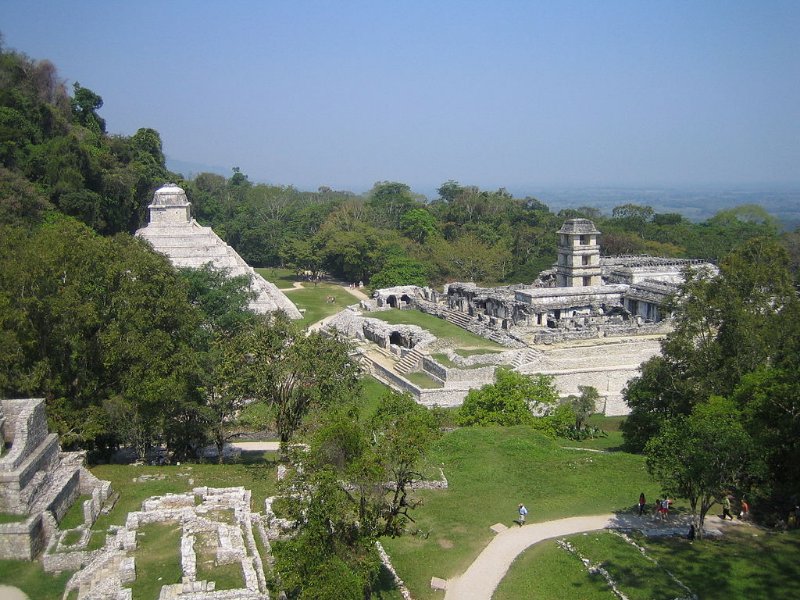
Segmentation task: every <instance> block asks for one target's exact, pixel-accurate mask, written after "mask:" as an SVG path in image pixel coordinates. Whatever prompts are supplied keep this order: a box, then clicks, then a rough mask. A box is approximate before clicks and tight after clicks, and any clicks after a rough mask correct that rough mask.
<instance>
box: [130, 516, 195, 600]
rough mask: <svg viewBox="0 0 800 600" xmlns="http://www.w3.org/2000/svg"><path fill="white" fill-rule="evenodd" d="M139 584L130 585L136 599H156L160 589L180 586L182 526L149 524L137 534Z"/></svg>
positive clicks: (137, 577) (181, 573)
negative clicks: (168, 586)
mask: <svg viewBox="0 0 800 600" xmlns="http://www.w3.org/2000/svg"><path fill="white" fill-rule="evenodd" d="M134 557H135V560H136V581H134V582H133V583H132V584H131V589H132V590H133V600H155V599H156V598H158V597H159V595H160V594H161V586H162V585H168V584H173V583H180V582H181V578H182V577H183V571H182V570H181V525H180V523H177V522H176V523H150V524H147V525H142V526H141V527H140V528H139V530H138V531H137V533H136V551H135V553H134Z"/></svg>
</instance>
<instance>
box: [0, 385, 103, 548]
mask: <svg viewBox="0 0 800 600" xmlns="http://www.w3.org/2000/svg"><path fill="white" fill-rule="evenodd" d="M0 432H2V438H3V445H4V450H3V453H2V455H0V512H2V513H6V514H7V515H16V516H18V517H19V521H17V522H12V523H5V524H0V558H3V559H6V558H13V559H21V560H32V559H34V558H35V557H36V556H38V555H39V554H40V553H41V552H42V551H43V550H44V549H45V548H46V547H48V544H49V543H50V542H51V540H52V539H53V538H54V535H55V533H56V530H57V526H58V525H57V524H58V522H60V521H61V519H62V518H63V517H64V514H65V513H66V512H67V510H68V509H69V508H70V506H71V505H72V504H73V502H74V501H75V499H76V498H77V497H78V496H79V495H89V496H91V499H90V500H86V501H85V502H84V507H83V512H84V517H85V519H86V520H88V521H91V522H92V523H93V522H94V519H95V518H97V515H98V513H99V511H100V507H101V506H102V505H103V503H105V501H106V500H107V498H108V496H109V494H110V491H111V484H110V483H109V482H108V481H100V480H99V479H97V478H96V477H95V476H94V475H92V474H91V473H90V472H89V471H88V470H87V469H86V468H85V466H84V459H85V455H84V453H82V452H61V449H60V447H59V444H58V435H56V434H55V433H49V432H48V429H47V415H46V413H45V402H44V399H42V398H28V399H21V400H0Z"/></svg>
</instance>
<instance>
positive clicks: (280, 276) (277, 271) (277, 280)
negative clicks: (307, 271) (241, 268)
mask: <svg viewBox="0 0 800 600" xmlns="http://www.w3.org/2000/svg"><path fill="white" fill-rule="evenodd" d="M255 272H256V273H258V274H259V275H261V276H262V277H263V278H264V279H266V280H267V281H269V282H270V283H274V284H275V285H277V286H278V287H279V288H290V287H292V285H294V282H295V281H302V279H300V278H298V277H297V273H296V271H294V269H283V268H281V267H260V268H258V269H255ZM309 285H310V284H309Z"/></svg>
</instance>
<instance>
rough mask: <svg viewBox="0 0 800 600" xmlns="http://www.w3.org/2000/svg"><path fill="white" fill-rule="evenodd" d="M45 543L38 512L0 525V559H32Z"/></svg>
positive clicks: (40, 517)
mask: <svg viewBox="0 0 800 600" xmlns="http://www.w3.org/2000/svg"><path fill="white" fill-rule="evenodd" d="M46 544H47V539H46V536H45V531H44V527H43V525H42V516H41V515H40V514H39V515H34V516H32V517H28V518H27V519H26V520H25V521H22V522H19V523H5V524H3V525H0V559H15V560H33V559H34V558H35V557H36V556H37V555H38V554H39V553H40V552H41V551H42V550H43V549H44V547H45V545H46Z"/></svg>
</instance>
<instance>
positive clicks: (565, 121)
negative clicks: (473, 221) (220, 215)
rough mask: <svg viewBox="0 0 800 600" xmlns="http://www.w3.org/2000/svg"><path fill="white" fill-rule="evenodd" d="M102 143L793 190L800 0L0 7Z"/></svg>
mask: <svg viewBox="0 0 800 600" xmlns="http://www.w3.org/2000/svg"><path fill="white" fill-rule="evenodd" d="M0 15H2V17H0V31H2V33H3V35H4V38H5V45H6V47H10V48H14V49H16V50H19V51H21V52H24V53H26V54H28V55H29V56H31V57H33V58H48V59H50V60H52V61H53V62H54V63H55V65H56V66H57V67H58V69H59V72H60V74H61V76H62V77H63V78H64V79H65V80H66V81H67V83H68V84H69V85H71V84H72V82H74V81H76V80H77V81H79V82H80V83H81V84H82V85H84V86H86V87H89V88H91V89H92V90H94V91H95V92H97V93H99V94H100V95H101V96H102V97H103V99H104V101H105V105H104V106H103V108H102V110H101V111H100V114H101V115H102V116H103V117H104V118H105V119H106V121H107V124H108V129H109V131H110V132H112V133H122V134H126V135H128V134H132V133H134V132H135V131H136V129H138V128H139V127H152V128H154V129H157V130H158V131H159V132H160V133H161V137H162V139H163V142H164V149H165V152H166V153H167V155H168V156H170V157H171V158H174V159H179V160H182V161H190V162H195V163H203V164H206V165H216V166H221V167H225V168H229V167H232V166H235V165H237V166H239V167H241V169H242V170H243V171H244V172H245V173H247V174H248V175H249V176H250V178H251V179H252V180H254V181H267V182H270V183H277V184H293V185H296V186H297V187H299V188H301V189H316V188H317V187H318V186H320V185H329V186H332V187H334V188H339V189H351V190H353V191H358V192H360V191H363V190H366V189H368V188H369V187H371V185H372V184H373V183H374V182H375V181H378V180H394V181H402V182H405V183H408V184H410V185H411V186H412V187H413V188H415V189H420V190H428V189H434V188H435V187H436V186H438V185H439V184H441V183H442V182H444V181H446V180H448V179H455V180H458V181H460V182H461V183H465V184H475V185H479V186H481V187H486V188H496V187H499V186H506V187H508V188H509V189H520V188H525V187H529V186H542V185H671V186H680V185H695V184H708V183H712V184H714V183H716V184H725V185H737V184H744V183H759V184H771V183H797V182H800V172H799V171H798V169H800V0H788V1H784V2H781V1H773V0H752V1H736V0H720V1H715V2H711V1H703V0H690V1H685V2H684V1H674V0H670V1H666V0H665V1H661V2H649V1H645V0H633V1H629V2H625V1H616V0H597V1H593V2H581V1H572V2H570V1H555V0H546V1H542V2H539V1H533V0H530V1H522V2H504V1H488V0H487V1H485V2H470V1H467V0H460V1H439V2H437V1H435V0H426V1H419V2H404V1H399V0H392V1H389V0H385V1H381V0H371V1H365V2H349V1H345V0H342V1H327V2H322V1H320V2H307V1H302V0H287V1H285V2H265V1H260V2H259V1H244V0H241V1H231V2H227V1H226V2H222V1H218V2H209V1H200V0H195V1H176V0H170V1H149V0H135V1H133V0H131V1H125V2H123V1H113V0H103V1H96V0H78V1H77V2H76V1H72V2H66V1H39V0H24V1H23V0H0Z"/></svg>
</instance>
